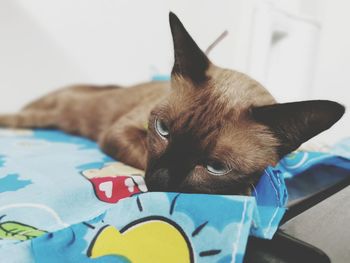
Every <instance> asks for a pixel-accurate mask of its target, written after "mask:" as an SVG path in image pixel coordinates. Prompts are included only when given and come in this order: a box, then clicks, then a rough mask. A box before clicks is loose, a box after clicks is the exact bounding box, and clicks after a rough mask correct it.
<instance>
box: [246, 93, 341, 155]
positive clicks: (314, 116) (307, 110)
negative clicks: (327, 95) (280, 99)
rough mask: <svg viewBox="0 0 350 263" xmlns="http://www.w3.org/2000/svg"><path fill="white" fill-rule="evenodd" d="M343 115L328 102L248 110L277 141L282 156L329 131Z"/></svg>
mask: <svg viewBox="0 0 350 263" xmlns="http://www.w3.org/2000/svg"><path fill="white" fill-rule="evenodd" d="M344 112H345V108H344V106H343V105H341V104H339V103H337V102H334V101H328V100H310V101H300V102H291V103H282V104H273V105H267V106H260V107H254V108H252V109H251V114H252V117H253V118H254V119H255V120H256V121H258V122H260V123H262V124H265V125H267V126H268V127H269V129H270V130H271V132H273V134H274V135H275V136H276V137H277V139H279V141H280V143H281V145H280V147H279V149H278V150H279V154H280V156H281V157H283V156H284V155H285V154H287V153H290V152H292V151H294V150H296V149H297V148H298V147H299V146H300V145H301V144H302V143H304V142H306V141H307V140H309V139H311V138H312V137H314V136H316V135H317V134H319V133H321V132H323V131H325V130H327V129H328V128H330V127H331V126H332V125H333V124H334V123H336V122H337V121H338V120H339V119H340V118H341V117H342V116H343V114H344Z"/></svg>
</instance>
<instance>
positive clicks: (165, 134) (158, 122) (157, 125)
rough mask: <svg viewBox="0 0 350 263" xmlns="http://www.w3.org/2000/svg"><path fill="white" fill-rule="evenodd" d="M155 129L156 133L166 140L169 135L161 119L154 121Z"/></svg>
mask: <svg viewBox="0 0 350 263" xmlns="http://www.w3.org/2000/svg"><path fill="white" fill-rule="evenodd" d="M154 126H155V129H156V131H157V133H158V134H159V135H160V136H161V137H164V138H167V137H168V136H169V134H170V132H169V128H168V126H167V125H166V124H165V123H164V121H162V120H161V119H158V118H157V119H156V121H155V125H154Z"/></svg>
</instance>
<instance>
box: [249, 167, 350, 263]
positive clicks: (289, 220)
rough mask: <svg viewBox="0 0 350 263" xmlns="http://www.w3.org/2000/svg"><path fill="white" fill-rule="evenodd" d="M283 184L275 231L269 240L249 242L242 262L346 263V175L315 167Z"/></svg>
mask: <svg viewBox="0 0 350 263" xmlns="http://www.w3.org/2000/svg"><path fill="white" fill-rule="evenodd" d="M286 184H287V189H288V193H289V196H290V199H289V202H288V210H287V212H286V214H285V216H284V218H283V220H282V222H281V226H280V228H279V230H278V231H277V233H276V234H275V236H274V238H273V239H272V240H262V239H258V238H253V237H251V238H249V241H248V245H247V251H246V256H245V259H244V262H247V263H255V262H262V263H265V262H266V263H267V262H269V263H275V262H280V263H291V262H320V263H322V262H332V263H343V262H344V263H345V262H350V249H349V246H350V245H349V244H350V186H349V185H350V171H347V170H345V169H341V168H338V167H333V166H322V165H321V166H316V167H314V168H312V169H310V170H308V171H307V172H305V173H303V174H300V175H298V176H296V177H294V178H292V179H289V180H286Z"/></svg>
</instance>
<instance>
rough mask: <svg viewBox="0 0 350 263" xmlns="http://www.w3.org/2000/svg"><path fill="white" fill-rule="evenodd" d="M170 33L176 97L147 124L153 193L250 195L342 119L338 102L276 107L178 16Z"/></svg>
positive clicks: (149, 180)
mask: <svg viewBox="0 0 350 263" xmlns="http://www.w3.org/2000/svg"><path fill="white" fill-rule="evenodd" d="M170 26H171V31H172V36H173V42H174V51H175V62H174V67H173V70H172V78H171V86H172V90H171V93H170V94H169V97H168V98H167V100H166V101H164V102H163V103H162V104H161V105H158V106H157V107H156V108H155V109H153V111H152V113H151V115H150V118H149V125H148V128H149V130H148V135H147V136H148V141H147V143H148V145H147V147H148V156H147V158H148V163H147V169H146V184H147V186H148V188H149V190H150V191H176V192H189V193H215V194H249V193H250V189H251V188H252V186H253V185H254V184H256V183H257V181H258V180H259V177H260V175H262V172H263V170H264V169H265V168H266V166H268V165H275V164H276V163H277V162H278V160H279V159H280V158H281V157H283V156H284V155H285V154H287V153H289V152H291V151H293V150H295V149H297V148H298V147H299V146H300V145H301V144H302V143H303V142H305V141H307V140H309V139H310V138H312V137H313V136H315V135H317V134H319V133H320V132H322V131H324V130H326V129H328V128H330V127H331V126H332V125H333V124H334V123H335V122H337V121H338V120H339V119H340V118H341V116H342V115H343V113H344V107H343V106H342V105H340V104H338V103H336V102H332V101H302V102H293V103H284V104H277V103H276V102H275V100H274V98H273V97H272V96H271V95H270V93H269V92H268V91H267V90H266V89H265V88H264V87H262V86H261V85H260V84H259V83H258V82H256V81H254V80H253V79H251V78H249V77H248V76H246V75H245V74H242V73H239V72H237V71H232V70H228V69H222V68H219V67H217V66H215V65H213V64H212V63H211V62H210V61H209V59H208V58H207V57H206V55H205V54H204V53H203V52H202V51H201V50H200V49H199V47H198V46H197V45H196V43H195V42H194V41H193V39H192V38H191V36H190V35H189V34H188V32H187V31H186V30H185V28H184V27H183V25H182V24H181V22H180V21H179V19H178V18H177V17H176V16H175V15H174V14H172V13H171V14H170Z"/></svg>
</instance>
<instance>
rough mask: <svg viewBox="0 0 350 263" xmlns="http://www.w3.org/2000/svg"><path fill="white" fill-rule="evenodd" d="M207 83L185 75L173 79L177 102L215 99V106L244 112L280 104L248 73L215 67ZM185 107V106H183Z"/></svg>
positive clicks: (212, 67)
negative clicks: (197, 81) (252, 108)
mask: <svg viewBox="0 0 350 263" xmlns="http://www.w3.org/2000/svg"><path fill="white" fill-rule="evenodd" d="M206 75H207V81H205V82H203V83H201V84H200V85H198V84H194V83H193V82H191V81H190V80H188V79H186V78H183V77H181V76H175V77H173V79H172V86H173V88H174V93H175V94H176V96H174V97H176V98H177V99H175V100H176V103H177V104H178V105H181V104H182V103H181V102H184V103H186V102H190V103H192V102H193V101H194V100H197V101H198V100H200V101H203V100H206V99H211V102H212V103H213V104H223V105H225V106H226V107H227V108H231V109H235V110H236V111H240V110H241V109H242V108H243V109H244V108H247V107H249V106H251V105H254V106H262V105H268V104H274V103H276V101H275V99H274V98H273V96H272V95H271V94H270V93H269V92H268V91H267V90H266V89H265V88H264V87H263V86H262V85H261V84H260V83H259V82H257V81H255V80H254V79H252V78H250V77H249V76H247V75H246V74H244V73H241V72H238V71H234V70H229V69H224V68H220V67H217V66H215V65H211V66H210V67H209V68H208V70H207V72H206ZM183 106H184V105H183Z"/></svg>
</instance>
